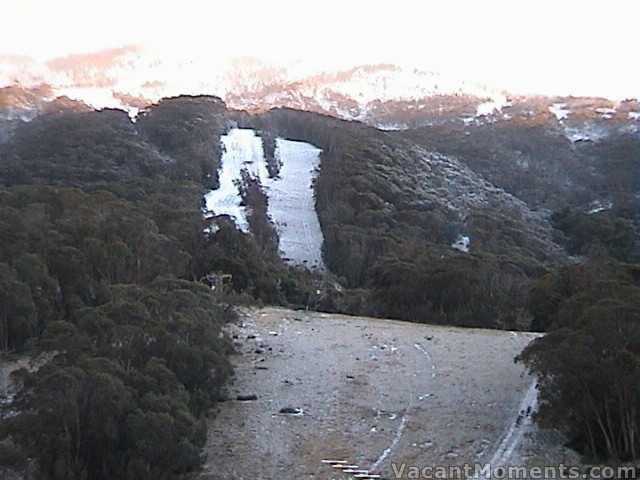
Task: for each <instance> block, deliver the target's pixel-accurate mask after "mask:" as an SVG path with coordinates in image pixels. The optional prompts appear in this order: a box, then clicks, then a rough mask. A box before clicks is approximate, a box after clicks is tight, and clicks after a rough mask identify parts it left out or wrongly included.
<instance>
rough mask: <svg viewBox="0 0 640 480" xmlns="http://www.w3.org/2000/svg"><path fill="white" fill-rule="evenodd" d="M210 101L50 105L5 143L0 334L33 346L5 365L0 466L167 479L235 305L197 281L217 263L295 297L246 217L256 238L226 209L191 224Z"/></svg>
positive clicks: (226, 371) (218, 124)
mask: <svg viewBox="0 0 640 480" xmlns="http://www.w3.org/2000/svg"><path fill="white" fill-rule="evenodd" d="M224 112H225V107H224V104H222V103H221V102H220V101H219V100H217V99H213V98H209V97H180V98H175V99H168V100H165V101H163V102H161V103H160V104H159V105H158V106H156V107H153V108H152V109H150V110H149V111H148V112H144V113H143V114H141V116H140V118H139V119H138V122H137V123H135V124H134V123H132V122H131V121H130V120H129V118H128V117H127V116H126V114H125V113H124V112H119V111H102V112H69V111H66V112H63V113H53V114H49V115H43V116H41V117H38V118H36V119H35V120H33V121H32V122H30V123H23V124H21V125H20V127H19V128H18V129H17V130H16V132H15V134H14V135H13V136H12V138H11V140H10V141H9V142H8V143H7V144H5V145H4V146H3V148H2V150H1V151H0V179H1V181H2V183H3V184H4V186H3V187H1V188H0V199H1V200H0V239H1V242H0V300H1V304H2V311H1V313H0V349H1V350H2V352H3V353H6V352H22V351H30V352H31V354H33V355H37V354H39V353H42V354H43V358H47V359H49V361H48V362H47V363H46V364H45V365H44V366H42V367H41V368H39V369H38V370H36V371H32V372H27V371H23V372H21V373H20V375H19V376H18V377H17V379H16V380H17V382H18V385H19V386H20V387H21V388H20V389H19V390H18V394H17V396H16V398H15V400H14V402H13V403H12V404H10V405H7V409H8V410H6V411H5V412H4V414H5V415H7V418H6V419H5V422H3V425H2V429H1V433H2V438H3V440H2V442H0V445H1V446H2V448H0V451H1V452H2V455H3V458H2V462H0V463H3V464H6V463H7V462H9V461H10V462H11V463H13V465H14V467H15V468H16V469H20V468H22V469H25V468H28V469H31V470H33V469H36V470H37V475H38V478H43V479H86V478H91V479H112V478H123V479H124V478H129V479H147V478H148V479H160V478H164V479H174V478H175V479H177V478H183V476H184V475H186V474H188V473H190V472H194V471H196V470H197V469H198V468H199V466H200V465H201V463H202V456H201V453H200V451H201V448H202V446H203V445H204V441H205V439H206V426H205V422H204V416H205V415H206V414H207V412H208V411H209V410H210V408H211V407H212V406H213V405H214V403H215V402H216V401H217V400H219V399H220V398H221V395H222V394H221V387H222V386H223V384H224V382H225V380H226V379H227V378H228V377H229V375H230V374H231V369H230V365H229V363H228V362H227V360H226V356H227V353H229V351H230V344H229V342H228V340H227V339H226V338H225V336H224V334H223V333H222V327H223V325H224V323H225V322H227V321H228V320H229V319H231V318H232V317H233V313H232V311H231V310H229V308H228V306H226V304H222V303H221V298H220V296H219V295H215V294H214V293H213V292H212V290H211V289H210V288H209V287H208V286H205V285H203V284H202V283H200V282H199V281H197V280H198V279H200V278H201V277H202V276H204V275H205V274H207V273H209V272H224V273H231V274H232V275H233V285H234V287H235V288H236V289H237V290H238V291H242V292H245V293H247V294H248V295H251V296H253V297H254V298H256V299H260V300H263V301H266V302H271V303H277V302H282V303H288V302H299V303H301V304H303V303H304V302H305V301H307V297H308V296H309V291H310V289H311V285H312V278H311V277H310V276H309V275H308V274H302V273H300V272H297V271H295V270H293V269H290V268H288V267H286V266H285V265H284V264H283V263H282V261H281V260H280V259H279V258H278V256H277V253H274V251H273V248H272V246H271V245H270V242H271V241H272V238H271V237H270V235H272V233H273V232H271V233H270V231H269V228H270V226H269V225H268V224H267V225H263V224H260V221H261V219H260V218H258V219H256V220H255V222H254V224H255V226H256V229H258V226H259V225H261V230H260V231H262V232H264V234H261V235H257V236H255V237H254V236H251V235H246V234H244V233H242V232H240V231H238V230H237V229H236V228H235V227H234V226H233V224H232V223H230V222H228V221H225V220H224V219H215V222H216V223H217V226H216V229H215V230H212V231H211V232H210V233H209V234H208V235H205V234H204V233H203V231H204V229H205V227H207V226H209V225H208V223H209V222H207V221H205V220H203V217H202V211H201V206H202V193H203V191H204V190H205V189H206V188H209V187H210V186H211V185H213V184H215V174H216V171H217V167H218V162H219V153H220V150H219V143H220V142H219V137H220V134H221V132H222V129H223V126H224V122H225V119H224ZM246 196H247V201H248V202H250V203H253V204H254V205H255V206H256V207H258V206H259V203H260V202H261V201H262V200H261V198H262V197H261V196H260V192H259V189H258V191H256V189H255V188H253V187H252V186H251V185H249V187H248V188H247V190H246ZM256 211H257V212H259V211H260V210H259V209H257V210H256ZM27 458H28V459H31V460H30V461H27V460H26V459H27Z"/></svg>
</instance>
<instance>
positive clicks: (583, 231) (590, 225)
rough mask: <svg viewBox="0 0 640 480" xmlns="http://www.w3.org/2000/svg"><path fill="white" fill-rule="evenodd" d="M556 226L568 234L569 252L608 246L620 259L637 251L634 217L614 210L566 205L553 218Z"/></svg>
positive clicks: (606, 247) (577, 252) (628, 257)
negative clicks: (589, 210) (585, 210)
mask: <svg viewBox="0 0 640 480" xmlns="http://www.w3.org/2000/svg"><path fill="white" fill-rule="evenodd" d="M552 220H553V223H554V226H555V227H556V228H557V229H558V230H560V231H562V232H563V233H564V234H565V235H566V238H567V240H566V242H565V243H566V248H567V251H568V252H569V253H571V254H574V255H583V254H586V253H588V252H589V249H590V248H593V247H595V246H597V247H601V248H604V249H605V250H606V251H607V252H608V254H609V255H611V256H612V257H614V258H617V259H618V260H622V261H625V260H630V259H631V258H632V256H633V253H634V251H633V250H634V246H635V242H636V231H635V227H634V224H633V222H632V221H631V220H629V219H627V218H623V217H619V216H616V215H615V214H614V212H612V211H607V210H605V211H602V212H598V213H592V214H589V213H583V212H580V211H576V210H572V209H569V208H566V209H564V210H562V211H560V212H558V213H555V214H554V215H553V217H552Z"/></svg>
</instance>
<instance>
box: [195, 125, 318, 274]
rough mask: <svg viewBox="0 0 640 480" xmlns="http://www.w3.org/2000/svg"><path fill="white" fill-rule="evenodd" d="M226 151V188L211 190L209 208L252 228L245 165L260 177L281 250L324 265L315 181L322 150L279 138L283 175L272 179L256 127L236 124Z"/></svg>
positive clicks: (226, 139) (223, 177)
mask: <svg viewBox="0 0 640 480" xmlns="http://www.w3.org/2000/svg"><path fill="white" fill-rule="evenodd" d="M222 143H223V145H224V153H223V154H222V159H221V167H220V171H219V180H220V187H219V188H217V189H216V190H211V191H210V192H209V193H207V194H206V195H205V200H206V205H207V210H209V211H210V212H213V214H215V215H229V216H231V217H233V218H234V220H235V222H236V225H237V226H238V228H240V229H241V230H242V231H243V232H247V233H248V232H249V224H248V222H247V212H246V207H244V206H242V198H241V197H240V192H239V190H238V182H239V181H240V179H241V172H242V170H246V171H248V172H249V173H250V174H251V175H252V176H254V177H257V178H259V179H260V182H261V183H262V186H263V188H264V191H265V193H266V195H267V198H268V200H269V206H268V214H269V216H270V217H271V220H272V221H273V222H274V223H275V225H276V228H277V230H278V234H279V236H280V245H279V248H280V251H281V254H282V256H283V258H285V259H286V260H287V261H289V262H291V263H294V264H300V265H305V266H307V267H309V268H320V269H322V268H324V265H323V262H322V242H323V240H324V238H323V236H322V231H321V230H320V222H319V221H318V215H317V213H316V210H315V200H314V195H313V180H314V178H315V175H316V172H317V168H318V166H319V164H320V152H321V150H320V149H318V148H316V147H314V146H313V145H310V144H308V143H304V142H294V141H291V140H284V139H281V138H278V139H277V140H276V152H275V155H276V158H277V159H279V161H280V163H281V168H280V175H279V177H278V178H270V177H269V173H268V170H267V165H266V161H265V158H264V152H263V149H262V139H261V138H260V137H259V136H257V135H256V132H255V131H254V130H251V129H240V128H234V129H232V130H230V131H229V133H228V134H227V135H224V136H222Z"/></svg>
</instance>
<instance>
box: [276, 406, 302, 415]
mask: <svg viewBox="0 0 640 480" xmlns="http://www.w3.org/2000/svg"><path fill="white" fill-rule="evenodd" d="M280 413H282V414H284V415H302V409H301V408H297V407H282V408H281V409H280Z"/></svg>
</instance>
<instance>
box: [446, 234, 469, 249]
mask: <svg viewBox="0 0 640 480" xmlns="http://www.w3.org/2000/svg"><path fill="white" fill-rule="evenodd" d="M470 244H471V239H470V238H469V237H467V236H464V235H460V236H458V238H457V240H456V241H455V242H453V243H452V244H451V248H455V249H456V250H459V251H461V252H464V253H469V245H470Z"/></svg>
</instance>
